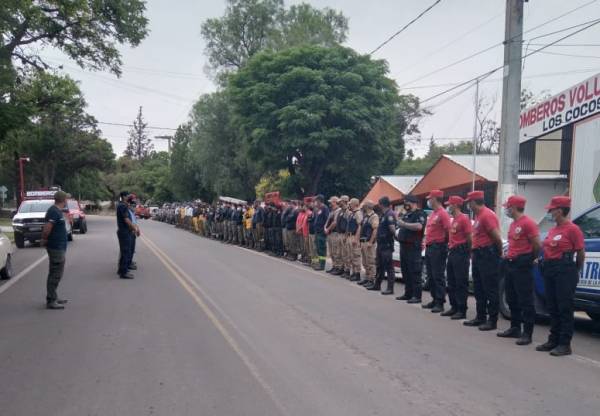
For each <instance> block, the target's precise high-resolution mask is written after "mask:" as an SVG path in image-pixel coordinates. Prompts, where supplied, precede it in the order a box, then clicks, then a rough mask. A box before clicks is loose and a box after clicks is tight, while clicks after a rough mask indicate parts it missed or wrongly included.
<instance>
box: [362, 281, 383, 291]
mask: <svg viewBox="0 0 600 416" xmlns="http://www.w3.org/2000/svg"><path fill="white" fill-rule="evenodd" d="M365 289H367V290H381V282H380V283H377V282H375V283H373V284H372V285H369V286H365Z"/></svg>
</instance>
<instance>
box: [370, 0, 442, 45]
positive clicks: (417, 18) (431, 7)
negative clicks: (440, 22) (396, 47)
mask: <svg viewBox="0 0 600 416" xmlns="http://www.w3.org/2000/svg"><path fill="white" fill-rule="evenodd" d="M441 1H442V0H436V1H435V2H434V3H433V4H432V5H431V6H429V7H428V8H426V9H425V10H423V11H422V12H421V13H420V14H419V15H418V16H417V17H415V18H414V19H412V20H411V21H410V22H408V23H407V24H405V25H404V26H402V28H401V29H400V30H399V31H397V32H396V33H394V34H393V35H392V36H390V37H389V38H387V39H386V40H385V41H384V42H383V43H381V44H380V45H379V46H377V47H376V48H375V49H373V50H372V51H371V52H369V55H373V54H374V53H375V52H377V51H378V50H379V49H381V48H383V47H384V46H385V45H387V44H388V43H389V42H390V41H391V40H392V39H394V38H395V37H396V36H398V35H399V34H400V33H402V32H404V31H405V30H406V29H408V27H409V26H410V25H412V24H413V23H415V22H416V21H417V20H419V19H420V18H421V17H423V16H424V15H425V14H426V13H427V12H428V11H429V10H431V9H433V8H434V7H435V6H437V5H438V4H439V3H440V2H441Z"/></svg>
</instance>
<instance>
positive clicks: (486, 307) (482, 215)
mask: <svg viewBox="0 0 600 416" xmlns="http://www.w3.org/2000/svg"><path fill="white" fill-rule="evenodd" d="M484 198H485V196H484V194H483V191H473V192H469V194H468V195H467V202H469V207H470V208H471V211H473V213H474V214H475V221H474V223H473V245H472V260H473V263H472V265H473V268H472V272H473V285H474V289H475V301H476V308H477V316H476V317H475V319H471V320H470V321H465V322H463V325H465V326H476V327H478V328H479V330H480V331H492V330H494V329H496V327H497V322H498V308H499V305H500V293H499V287H498V285H499V280H500V274H499V270H498V269H499V267H500V255H501V253H502V238H501V237H500V225H499V223H498V217H496V214H495V213H494V211H492V210H491V209H489V208H488V207H486V206H485V201H484Z"/></svg>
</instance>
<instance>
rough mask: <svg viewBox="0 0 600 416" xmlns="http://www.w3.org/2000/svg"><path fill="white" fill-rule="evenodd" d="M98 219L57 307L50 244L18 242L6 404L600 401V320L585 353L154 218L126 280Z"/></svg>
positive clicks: (73, 254) (255, 407) (222, 409)
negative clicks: (528, 339) (525, 338)
mask: <svg viewBox="0 0 600 416" xmlns="http://www.w3.org/2000/svg"><path fill="white" fill-rule="evenodd" d="M88 224H89V233H88V234H86V235H75V241H74V243H73V244H71V245H70V246H69V251H68V255H67V267H66V273H65V278H64V281H63V282H62V284H61V287H60V291H59V293H60V295H61V296H62V297H65V298H67V299H69V304H68V305H67V309H66V310H64V311H48V310H45V309H44V295H45V292H44V291H45V286H44V285H45V273H46V268H47V260H46V259H45V258H44V252H43V250H42V249H40V248H36V247H28V248H25V249H22V250H18V252H17V253H16V255H15V261H14V263H15V269H16V270H15V272H16V274H17V277H16V279H15V280H13V281H9V282H8V283H6V282H5V283H3V284H2V285H0V334H1V336H0V414H1V415H2V416H37V415H44V416H54V415H56V416H82V415H101V416H110V415H115V416H123V415H128V416H129V415H133V416H137V415H169V416H171V415H172V416H179V415H202V416H208V415H219V416H236V415H243V416H268V415H284V416H285V415H299V416H308V415H311V416H312V415H324V416H337V415H340V416H341V415H344V416H348V415H357V416H359V415H360V416H364V415H427V416H431V415H461V416H465V415H474V416H485V415H509V416H515V415H567V414H572V415H578V416H584V415H590V416H592V415H593V416H597V415H598V414H599V412H600V410H599V409H600V336H599V335H598V334H597V333H595V332H594V331H595V328H594V327H593V324H592V323H591V321H587V320H581V321H579V322H578V325H577V328H578V329H577V334H576V336H575V339H574V343H573V348H574V352H575V355H573V356H571V357H564V358H553V357H550V356H549V355H548V354H545V353H540V352H536V351H535V349H534V346H528V347H518V346H516V345H514V344H513V342H512V341H511V340H503V339H499V338H497V337H496V336H495V334H494V333H482V332H480V331H477V330H476V329H473V328H467V327H464V326H463V325H461V324H460V322H456V321H450V320H449V319H448V318H442V317H440V316H436V315H433V314H431V313H429V312H428V311H426V310H423V309H421V308H420V307H419V306H418V305H408V304H405V303H400V302H398V301H395V300H393V298H390V297H384V296H381V295H379V294H378V293H376V292H367V291H365V290H364V289H362V288H360V287H358V286H357V285H355V284H351V283H349V282H348V281H346V280H343V279H340V278H336V277H332V276H329V275H326V274H324V273H318V272H313V271H312V270H309V269H307V268H306V267H305V266H302V265H299V264H296V263H293V264H292V263H289V262H287V261H285V260H280V259H276V258H272V257H269V256H267V255H263V254H259V253H255V252H252V251H248V250H244V249H241V248H238V247H234V246H228V245H223V244H221V243H219V242H215V241H211V240H206V239H203V238H200V237H198V236H195V235H192V234H190V233H188V232H185V231H182V230H177V229H175V228H173V227H172V226H169V225H166V224H162V223H157V222H152V221H144V222H143V223H142V229H143V238H142V239H141V241H140V240H138V250H137V254H136V258H137V262H138V264H139V270H138V271H137V272H136V273H135V276H136V278H135V280H131V281H129V280H121V279H118V278H117V276H116V260H117V241H116V233H115V224H114V220H113V219H112V218H105V217H90V218H89V220H88ZM31 264H34V266H33V267H31V266H30V265H31ZM28 266H29V267H28ZM6 285H10V286H8V287H7V286H6ZM398 291H400V292H401V290H398ZM425 298H428V295H427V294H425ZM473 310H474V308H471V310H470V315H471V314H472V313H473ZM500 326H501V329H503V328H505V327H506V326H507V323H506V322H501V324H500ZM547 329H548V328H547V326H546V325H539V326H537V327H536V333H535V335H534V336H535V338H536V342H541V341H542V340H543V339H544V338H545V336H546V334H547Z"/></svg>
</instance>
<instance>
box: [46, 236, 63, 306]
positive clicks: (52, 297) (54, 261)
mask: <svg viewBox="0 0 600 416" xmlns="http://www.w3.org/2000/svg"><path fill="white" fill-rule="evenodd" d="M46 251H47V252H48V279H47V280H46V302H48V303H52V302H55V301H56V299H58V295H57V294H56V290H57V289H58V284H59V283H60V280H61V279H62V277H63V273H64V271H65V255H66V250H53V249H49V248H48V249H46Z"/></svg>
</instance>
